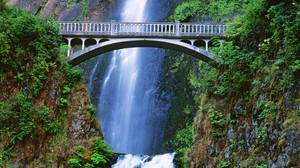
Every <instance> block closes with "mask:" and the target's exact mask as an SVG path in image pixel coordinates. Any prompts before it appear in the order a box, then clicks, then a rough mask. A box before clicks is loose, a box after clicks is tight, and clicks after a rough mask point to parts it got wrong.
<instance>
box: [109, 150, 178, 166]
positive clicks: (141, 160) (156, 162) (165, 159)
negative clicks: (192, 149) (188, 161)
mask: <svg viewBox="0 0 300 168" xmlns="http://www.w3.org/2000/svg"><path fill="white" fill-rule="evenodd" d="M174 156H175V153H167V154H164V155H156V156H154V157H153V158H152V157H150V156H147V155H144V156H137V155H131V154H127V155H125V156H122V157H119V158H118V162H117V163H116V164H114V165H113V166H112V168H175V165H174V164H173V159H174Z"/></svg>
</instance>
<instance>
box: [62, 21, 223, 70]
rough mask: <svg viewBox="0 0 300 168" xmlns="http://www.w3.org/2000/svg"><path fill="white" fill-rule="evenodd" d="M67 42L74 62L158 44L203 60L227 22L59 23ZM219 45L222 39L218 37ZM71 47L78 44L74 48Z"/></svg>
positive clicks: (209, 58) (221, 33)
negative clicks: (115, 51)
mask: <svg viewBox="0 0 300 168" xmlns="http://www.w3.org/2000/svg"><path fill="white" fill-rule="evenodd" d="M59 25H60V34H61V35H62V37H63V38H64V40H65V41H66V43H67V44H68V56H67V59H68V61H69V62H70V63H71V64H72V65H74V66H75V65H77V64H79V63H81V62H83V61H85V60H87V59H90V58H92V57H94V56H97V55H100V54H102V53H105V52H109V51H113V50H116V49H122V48H131V47H158V48H166V49H171V50H176V51H180V52H183V53H186V54H188V55H191V56H194V57H196V58H198V59H201V60H203V61H205V62H210V61H214V57H213V55H212V54H211V53H210V52H208V48H209V46H210V41H211V38H212V37H220V39H222V38H223V37H224V32H225V31H226V29H227V26H226V25H208V24H200V23H180V22H165V23H161V22H145V23H142V22H115V21H109V22H60V23H59ZM219 41H220V44H222V42H223V40H219ZM74 46H81V47H80V48H79V49H78V47H77V51H75V50H74Z"/></svg>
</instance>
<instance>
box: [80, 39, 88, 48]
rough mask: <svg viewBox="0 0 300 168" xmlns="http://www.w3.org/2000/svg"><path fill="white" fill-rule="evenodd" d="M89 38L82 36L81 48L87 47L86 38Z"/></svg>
mask: <svg viewBox="0 0 300 168" xmlns="http://www.w3.org/2000/svg"><path fill="white" fill-rule="evenodd" d="M86 39H87V38H81V42H82V43H81V45H82V46H81V49H82V50H83V49H84V48H85V40H86Z"/></svg>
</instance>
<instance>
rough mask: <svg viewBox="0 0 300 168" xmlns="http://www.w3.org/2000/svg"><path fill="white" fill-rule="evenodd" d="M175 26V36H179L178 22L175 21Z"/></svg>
mask: <svg viewBox="0 0 300 168" xmlns="http://www.w3.org/2000/svg"><path fill="white" fill-rule="evenodd" d="M175 24H176V28H175V29H176V36H179V35H180V30H179V29H180V22H179V21H176V22H175Z"/></svg>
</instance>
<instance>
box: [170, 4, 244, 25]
mask: <svg viewBox="0 0 300 168" xmlns="http://www.w3.org/2000/svg"><path fill="white" fill-rule="evenodd" d="M248 2H249V0H240V1H236V0H210V1H209V0H202V1H198V0H187V1H184V2H183V3H182V4H181V5H179V6H177V8H176V9H175V11H174V13H173V15H171V16H170V18H169V19H170V20H172V21H183V22H186V21H190V20H191V19H192V18H193V19H195V18H197V19H198V20H200V21H213V22H228V21H230V20H231V19H232V17H233V16H234V14H236V13H238V12H240V9H241V8H243V6H244V4H246V3H248Z"/></svg>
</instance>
